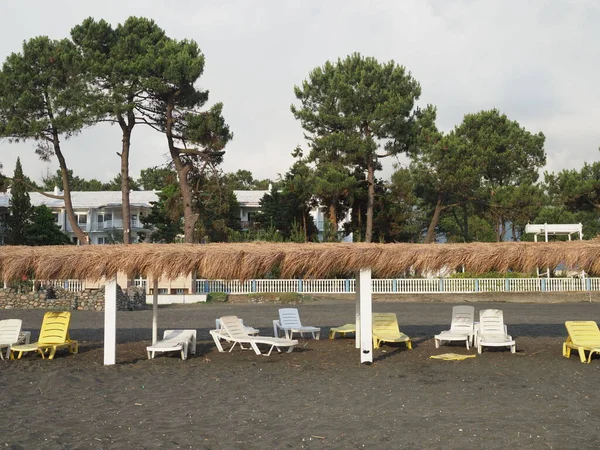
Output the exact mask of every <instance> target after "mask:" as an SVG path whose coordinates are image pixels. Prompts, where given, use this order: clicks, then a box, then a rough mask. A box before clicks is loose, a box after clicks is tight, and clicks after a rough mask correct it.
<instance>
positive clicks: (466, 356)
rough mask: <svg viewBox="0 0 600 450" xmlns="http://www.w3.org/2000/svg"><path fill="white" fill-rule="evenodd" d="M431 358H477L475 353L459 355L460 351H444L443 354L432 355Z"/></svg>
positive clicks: (449, 359) (458, 359) (457, 359)
mask: <svg viewBox="0 0 600 450" xmlns="http://www.w3.org/2000/svg"><path fill="white" fill-rule="evenodd" d="M430 358H431V359H443V360H444V361H462V360H463V359H467V358H475V355H459V354H458V353H442V354H441V355H431V356H430Z"/></svg>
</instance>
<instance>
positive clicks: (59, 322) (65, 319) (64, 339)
mask: <svg viewBox="0 0 600 450" xmlns="http://www.w3.org/2000/svg"><path fill="white" fill-rule="evenodd" d="M70 320H71V313H70V312H68V311H63V312H47V313H46V314H44V320H43V321H42V328H41V329H40V337H39V339H38V341H37V342H33V343H31V344H23V345H13V346H12V348H11V353H10V357H11V359H14V357H15V353H18V356H17V359H21V357H22V356H23V353H25V352H35V351H37V352H38V353H39V354H40V355H42V358H45V355H46V353H48V359H53V358H54V354H55V353H56V350H57V349H59V348H62V347H67V348H68V349H69V352H71V353H77V351H78V350H79V344H78V343H77V341H73V340H71V339H70V338H69V322H70Z"/></svg>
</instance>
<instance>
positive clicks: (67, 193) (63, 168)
mask: <svg viewBox="0 0 600 450" xmlns="http://www.w3.org/2000/svg"><path fill="white" fill-rule="evenodd" d="M54 153H55V154H56V157H57V158H58V164H59V166H60V174H61V177H62V184H63V197H64V201H65V209H66V210H67V218H68V219H69V223H70V224H71V228H72V229H73V233H75V236H76V237H77V239H79V243H80V244H82V245H87V244H89V243H90V238H89V236H88V235H87V234H86V233H84V232H83V230H82V229H81V227H80V226H79V223H78V222H77V216H76V215H75V211H73V202H72V201H71V187H70V186H69V170H68V169H67V163H66V161H65V157H64V156H63V154H62V152H61V150H60V144H59V142H58V136H55V139H54Z"/></svg>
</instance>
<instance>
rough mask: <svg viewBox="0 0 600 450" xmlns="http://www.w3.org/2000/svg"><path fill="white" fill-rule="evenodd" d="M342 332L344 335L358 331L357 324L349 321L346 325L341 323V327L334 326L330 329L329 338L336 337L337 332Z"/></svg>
mask: <svg viewBox="0 0 600 450" xmlns="http://www.w3.org/2000/svg"><path fill="white" fill-rule="evenodd" d="M338 333H339V334H341V335H342V336H344V337H345V336H346V334H348V333H356V324H354V323H347V324H345V325H341V326H339V327H332V328H330V329H329V339H335V335H336V334H338Z"/></svg>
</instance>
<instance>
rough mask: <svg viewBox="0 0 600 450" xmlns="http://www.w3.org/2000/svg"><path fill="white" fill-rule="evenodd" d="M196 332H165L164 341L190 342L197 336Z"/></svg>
mask: <svg viewBox="0 0 600 450" xmlns="http://www.w3.org/2000/svg"><path fill="white" fill-rule="evenodd" d="M195 334H196V330H165V332H164V334H163V341H179V342H185V341H189V340H190V339H191V338H192V337H193V336H195Z"/></svg>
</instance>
